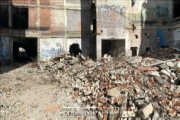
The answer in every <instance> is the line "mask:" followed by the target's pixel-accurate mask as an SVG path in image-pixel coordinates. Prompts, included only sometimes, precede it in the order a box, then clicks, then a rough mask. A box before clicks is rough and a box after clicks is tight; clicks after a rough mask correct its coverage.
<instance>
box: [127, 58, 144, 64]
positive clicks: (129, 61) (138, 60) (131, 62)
mask: <svg viewBox="0 0 180 120" xmlns="http://www.w3.org/2000/svg"><path fill="white" fill-rule="evenodd" d="M126 61H127V62H128V63H130V64H133V63H140V62H141V61H142V57H141V56H135V57H130V58H127V59H126Z"/></svg>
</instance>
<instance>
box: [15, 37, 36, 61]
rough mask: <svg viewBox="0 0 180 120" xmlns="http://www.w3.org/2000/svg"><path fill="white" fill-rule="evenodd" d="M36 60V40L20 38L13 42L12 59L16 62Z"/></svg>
mask: <svg viewBox="0 0 180 120" xmlns="http://www.w3.org/2000/svg"><path fill="white" fill-rule="evenodd" d="M36 58H37V39H36V38H24V39H22V38H20V39H18V38H17V40H15V41H14V42H13V59H14V60H17V61H32V60H34V59H36Z"/></svg>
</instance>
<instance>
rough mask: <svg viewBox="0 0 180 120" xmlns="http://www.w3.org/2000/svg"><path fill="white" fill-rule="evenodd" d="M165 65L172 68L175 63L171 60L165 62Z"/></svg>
mask: <svg viewBox="0 0 180 120" xmlns="http://www.w3.org/2000/svg"><path fill="white" fill-rule="evenodd" d="M166 65H168V66H169V67H171V68H173V67H174V66H175V63H173V62H166Z"/></svg>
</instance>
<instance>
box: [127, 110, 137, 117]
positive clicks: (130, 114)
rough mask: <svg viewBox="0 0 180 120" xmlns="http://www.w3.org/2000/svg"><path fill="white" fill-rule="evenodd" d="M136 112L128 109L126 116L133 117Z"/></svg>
mask: <svg viewBox="0 0 180 120" xmlns="http://www.w3.org/2000/svg"><path fill="white" fill-rule="evenodd" d="M135 116H136V114H135V113H134V111H128V117H135Z"/></svg>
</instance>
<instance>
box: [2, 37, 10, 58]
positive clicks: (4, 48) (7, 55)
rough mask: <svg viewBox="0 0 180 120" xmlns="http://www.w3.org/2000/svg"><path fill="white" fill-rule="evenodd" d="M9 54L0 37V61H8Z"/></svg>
mask: <svg viewBox="0 0 180 120" xmlns="http://www.w3.org/2000/svg"><path fill="white" fill-rule="evenodd" d="M8 59H9V54H8V51H7V47H6V45H5V41H4V38H3V37H0V61H4V60H8Z"/></svg>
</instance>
